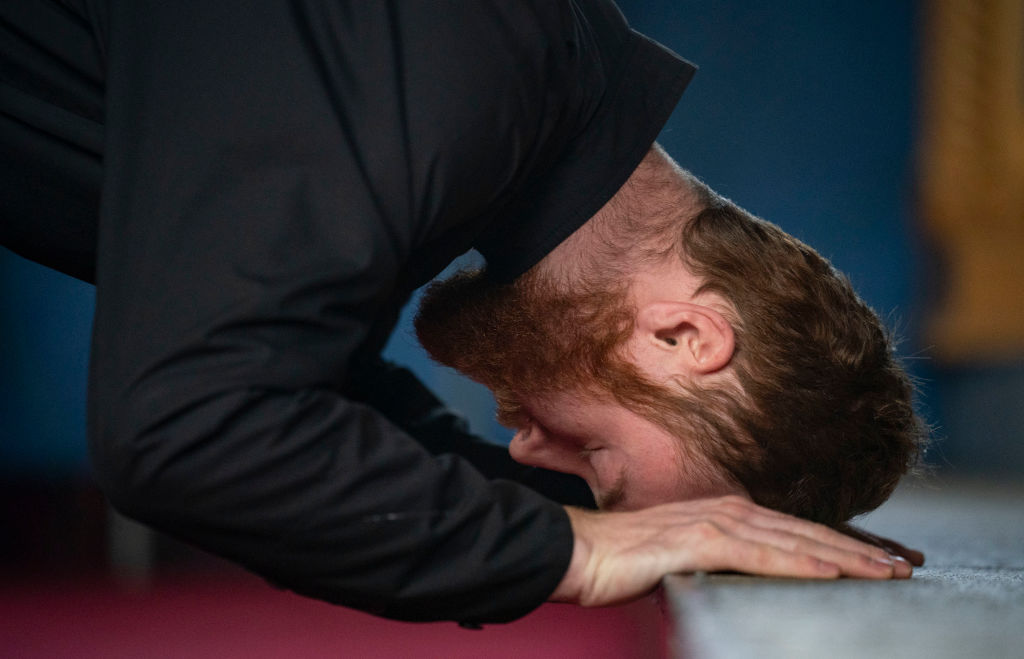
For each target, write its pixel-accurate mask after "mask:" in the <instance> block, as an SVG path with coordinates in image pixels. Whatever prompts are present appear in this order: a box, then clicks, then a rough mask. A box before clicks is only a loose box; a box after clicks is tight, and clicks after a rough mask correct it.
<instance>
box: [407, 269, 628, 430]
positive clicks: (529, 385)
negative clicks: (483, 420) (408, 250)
mask: <svg viewBox="0 0 1024 659" xmlns="http://www.w3.org/2000/svg"><path fill="white" fill-rule="evenodd" d="M627 300H628V295H627V289H626V287H625V286H615V285H605V286H597V287H592V290H589V291H586V292H581V293H573V294H567V293H564V292H561V291H559V290H558V287H557V286H555V285H554V284H553V283H551V282H549V281H546V280H545V279H544V278H543V277H542V276H541V275H540V274H539V273H538V272H536V271H530V272H528V273H526V274H525V275H522V276H521V277H519V278H518V279H516V280H515V281H514V282H513V283H511V284H499V283H496V282H494V281H491V280H490V279H489V278H488V277H487V275H486V272H485V271H483V270H464V271H462V272H459V273H457V274H456V275H454V276H452V277H451V278H449V279H447V280H445V281H441V282H435V283H433V284H431V285H430V286H429V287H428V288H427V290H426V292H425V293H424V295H423V298H422V300H421V302H420V306H419V310H418V312H417V314H416V319H415V326H416V334H417V337H418V338H419V340H420V343H422V344H423V347H424V348H425V349H426V350H427V352H428V353H429V354H430V356H431V357H432V358H433V359H434V360H436V361H438V362H440V363H441V364H443V365H445V366H450V367H451V368H454V369H455V370H457V371H459V372H461V373H463V374H464V375H466V376H468V377H470V378H472V379H473V380H476V381H477V382H480V383H481V384H483V385H484V386H486V387H487V388H488V389H490V390H491V392H492V393H493V394H494V397H495V400H496V401H497V404H498V421H499V423H501V424H502V425H505V426H508V427H512V428H515V427H521V426H522V425H523V424H524V422H525V421H526V417H525V413H524V412H523V410H522V402H523V401H524V400H528V399H530V398H535V397H540V396H542V395H544V394H548V393H553V392H558V391H561V392H565V391H571V392H585V393H589V394H591V395H594V396H597V397H608V396H614V392H615V391H616V389H617V388H621V386H622V385H623V384H624V379H629V378H631V375H632V373H633V369H632V368H629V366H628V365H627V364H626V363H625V362H624V360H623V359H622V356H621V354H620V353H621V348H622V346H623V344H624V343H625V341H626V339H627V338H628V337H629V335H630V333H631V332H632V330H633V316H634V314H633V313H632V312H631V308H630V306H629V304H628V301H627Z"/></svg>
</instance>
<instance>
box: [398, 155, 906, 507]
mask: <svg viewBox="0 0 1024 659" xmlns="http://www.w3.org/2000/svg"><path fill="white" fill-rule="evenodd" d="M417 331H418V333H419V336H420V340H421V341H422V342H423V344H424V346H425V347H426V348H427V350H428V351H429V352H430V353H431V354H432V356H433V357H434V358H435V359H437V360H438V361H440V362H441V363H444V364H447V365H449V366H452V367H454V368H456V369H458V370H460V371H462V372H464V373H466V374H467V375H469V376H470V377H473V378H474V379H477V380H478V381H480V382H482V383H483V384H485V385H486V386H488V387H489V388H490V389H491V390H492V391H493V392H494V393H495V396H496V398H497V400H498V404H499V418H500V420H501V421H502V422H503V423H505V424H506V425H510V426H512V427H516V428H519V432H518V433H517V435H516V437H515V439H513V442H512V444H511V445H510V451H511V452H512V456H513V457H514V458H516V459H517V460H520V461H522V462H525V463H528V464H535V465H538V466H543V467H547V468H552V469H556V470H559V471H566V472H569V473H576V474H578V475H580V476H582V477H583V478H585V479H586V480H587V481H588V483H589V484H590V486H591V489H593V490H594V492H595V496H596V498H597V499H598V501H599V503H600V504H601V505H602V507H606V508H623V509H627V508H639V507H644V506H648V505H653V504H656V503H662V502H664V501H669V500H679V499H685V498H697V497H701V496H712V495H719V494H726V493H730V492H745V493H746V494H747V495H749V496H750V497H751V498H752V499H753V500H754V501H756V502H757V503H760V504H762V505H766V506H768V507H772V508H776V509H779V510H782V511H785V512H789V513H792V514H796V515H800V516H803V517H807V518H811V519H815V520H818V521H822V522H826V523H838V522H842V521H845V520H847V519H849V518H850V517H852V516H853V515H856V514H858V513H860V512H864V511H866V510H870V509H872V508H874V507H876V506H877V505H879V504H880V503H881V502H882V501H884V500H885V498H886V497H887V496H888V495H889V493H890V492H891V490H892V488H893V487H894V486H895V484H896V482H897V480H898V479H899V477H900V475H902V474H903V473H904V472H905V471H906V470H907V468H908V466H909V465H910V464H911V463H912V462H913V460H914V458H915V457H916V455H917V452H918V449H919V442H920V439H921V436H922V430H921V425H920V423H919V421H918V419H917V417H916V416H915V415H914V413H913V411H912V409H911V405H910V397H911V387H910V384H909V381H908V379H907V377H906V375H905V373H904V372H903V371H902V369H900V368H899V366H898V365H897V364H896V363H895V362H894V359H893V355H892V346H891V344H890V341H889V339H888V336H887V334H886V332H885V330H884V329H883V327H882V326H881V324H880V322H879V320H878V318H877V316H876V315H875V314H874V313H873V312H872V311H871V310H870V309H869V308H868V307H867V306H866V305H865V304H864V303H863V302H862V301H861V300H860V299H859V298H858V297H857V296H856V294H855V293H854V292H853V290H852V288H851V287H850V285H849V283H848V282H847V281H846V279H845V278H844V277H842V276H841V275H840V274H838V273H837V272H835V270H833V269H832V268H831V266H829V264H828V263H827V262H826V261H824V260H823V259H822V258H821V257H820V256H818V255H817V254H816V253H815V252H814V251H813V250H811V249H810V248H809V247H807V246H806V245H803V244H802V243H800V242H799V241H797V240H795V239H793V238H792V237H790V236H787V235H786V234H785V233H784V232H782V231H781V230H779V229H778V228H777V227H775V226H774V225H771V224H768V223H766V222H763V221H762V220H759V219H757V218H754V217H752V216H750V215H749V214H747V213H746V212H744V211H742V210H741V209H739V208H738V207H736V206H734V205H733V204H731V203H730V202H728V201H726V200H724V199H722V198H721V197H718V196H717V195H715V194H714V193H713V192H711V191H710V190H709V189H708V188H707V187H706V186H704V185H703V184H701V183H700V182H699V181H697V180H696V179H694V178H693V177H691V176H690V175H688V174H687V173H685V172H683V171H682V170H680V169H679V168H678V167H676V166H675V164H674V163H672V162H671V161H670V160H669V159H668V158H667V156H665V155H664V154H663V153H662V152H661V151H660V150H659V149H654V150H652V152H651V153H650V154H649V155H648V157H647V158H646V159H645V160H644V162H643V163H642V164H641V165H640V167H638V168H637V170H636V171H635V172H634V174H633V176H632V177H631V178H630V180H629V182H628V183H627V184H626V185H625V186H624V187H623V188H622V190H620V191H619V193H617V194H616V195H615V197H614V198H613V199H612V200H611V201H610V202H609V203H608V204H607V205H606V206H605V208H603V209H602V210H601V212H600V213H598V214H597V215H596V216H595V217H594V218H592V219H591V220H590V221H589V222H587V224H586V225H584V227H582V228H581V229H580V230H579V231H577V232H576V233H575V234H573V236H571V237H570V238H569V239H568V240H566V241H565V242H563V243H562V244H561V245H560V246H559V247H558V248H557V249H556V250H555V251H554V252H552V253H551V254H549V255H548V257H546V258H545V259H544V260H543V261H542V262H541V263H539V264H538V265H537V266H535V267H534V268H533V269H531V270H530V272H528V273H527V274H526V275H524V276H522V277H520V278H519V279H517V280H516V281H515V282H514V283H513V284H510V285H497V284H495V283H493V282H491V281H489V280H488V279H487V277H486V275H485V274H482V273H477V274H475V275H465V274H464V275H460V276H457V277H456V278H455V279H453V280H450V281H449V282H446V283H444V284H441V285H436V286H435V287H433V288H432V289H431V290H430V291H429V292H428V294H427V295H426V296H425V298H424V302H423V303H422V305H421V308H420V315H419V317H418V319H417Z"/></svg>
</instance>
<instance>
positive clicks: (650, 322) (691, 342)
mask: <svg viewBox="0 0 1024 659" xmlns="http://www.w3.org/2000/svg"><path fill="white" fill-rule="evenodd" d="M633 342H634V343H633V348H634V350H633V352H634V356H635V357H636V358H637V359H638V360H639V361H641V362H642V363H641V364H640V365H641V366H643V367H645V370H651V371H654V372H662V373H664V374H665V375H680V374H682V375H707V374H710V373H715V372H717V371H720V370H722V369H723V368H725V367H726V366H728V365H729V362H730V361H731V360H732V356H733V351H734V350H735V348H736V344H735V336H734V335H733V330H732V325H730V324H729V321H728V320H726V319H725V317H724V316H723V315H722V314H721V313H719V312H718V311H717V310H715V309H714V308H712V307H709V306H706V305H703V304H695V303H693V302H681V301H660V302H651V303H648V304H647V305H646V306H644V307H642V308H641V309H640V310H639V311H638V313H637V319H636V331H635V333H634V336H633ZM643 362H646V363H643Z"/></svg>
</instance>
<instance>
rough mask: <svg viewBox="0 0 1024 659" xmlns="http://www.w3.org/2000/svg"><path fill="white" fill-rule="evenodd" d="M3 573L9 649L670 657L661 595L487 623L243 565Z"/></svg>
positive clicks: (33, 653) (82, 653)
mask: <svg viewBox="0 0 1024 659" xmlns="http://www.w3.org/2000/svg"><path fill="white" fill-rule="evenodd" d="M5 582H6V583H3V584H0V657H4V658H6V659H36V658H46V659H51V658H82V659H92V658H96V659H120V658H131V659H142V658H145V659H149V658H161V657H168V658H170V657H175V658H178V657H188V658H200V659H201V658H205V657H217V658H230V657H244V658H246V659H259V658H264V657H268V658H269V657H296V658H303V659H305V658H309V659H314V658H317V657H332V658H339V657H383V658H388V657H396V658H397V657H438V658H442V657H443V658H456V657H481V658H487V657H509V658H512V657H516V658H520V657H526V658H533V657H537V658H547V657H550V658H552V659H555V658H557V659H572V658H575V657H587V658H588V659H600V658H603V657H608V658H613V657H614V658H624V657H638V658H648V657H651V658H661V657H664V655H665V651H664V625H663V620H662V614H661V612H660V609H659V606H658V603H657V602H656V601H655V600H654V598H653V597H651V598H647V599H645V600H642V601H640V602H634V603H632V604H629V605H626V606H620V607H613V608H606V609H581V608H578V607H574V606H567V605H558V604H548V605H545V606H543V607H541V608H540V609H538V610H537V611H535V612H534V613H532V614H530V615H529V616H527V617H525V618H523V619H521V620H519V621H516V622H514V623H511V624H508V625H493V626H487V627H485V628H484V629H483V630H481V631H471V630H465V629H461V628H459V627H458V626H456V625H455V624H454V623H431V624H410V623H400V622H393V621H389V620H383V619H380V618H375V617H373V616H370V615H366V614H363V613H358V612H355V611H351V610H347V609H343V608H340V607H334V606H330V605H328V604H324V603H321V602H316V601H313V600H309V599H306V598H302V597H299V596H297V595H293V594H291V593H287V592H281V591H277V590H274V589H272V588H270V587H269V586H266V585H265V584H264V583H263V582H262V581H261V580H259V579H256V578H254V577H250V576H248V575H237V574H226V575H225V574H220V573H215V574H212V575H210V574H203V573H199V574H183V575H180V576H162V577H160V578H158V579H156V580H155V581H154V582H153V583H151V584H150V585H148V586H146V587H144V588H128V587H124V586H118V585H117V583H116V582H113V581H110V580H101V579H93V580H89V579H80V580H70V581H69V580H52V581H47V580H40V579H32V580H25V581H22V582H20V583H19V582H16V583H11V579H10V578H9V577H8V578H5Z"/></svg>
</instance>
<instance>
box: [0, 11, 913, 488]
mask: <svg viewBox="0 0 1024 659" xmlns="http://www.w3.org/2000/svg"><path fill="white" fill-rule="evenodd" d="M620 6H621V8H622V10H623V13H625V14H626V16H627V18H629V19H630V21H631V23H632V24H633V25H634V27H636V28H637V29H638V30H640V31H641V32H645V33H646V34H649V35H650V36H652V37H654V38H655V39H657V40H659V41H661V42H662V43H664V44H666V45H668V46H669V47H671V48H672V49H673V50H675V51H676V52H678V53H679V54H681V55H683V56H684V57H686V58H687V59H690V60H691V61H693V62H694V63H696V64H698V65H699V66H700V71H699V72H698V74H697V76H696V77H695V78H694V81H693V83H692V84H691V86H690V88H689V90H688V91H687V92H686V94H685V95H684V97H683V100H682V102H681V103H680V105H679V107H678V108H677V110H676V112H675V114H674V115H673V117H672V119H671V121H670V123H669V124H668V126H667V127H666V129H665V131H664V132H663V134H662V136H661V138H660V139H661V142H662V144H663V145H664V146H665V147H666V149H668V151H669V152H670V153H671V154H672V155H673V156H674V157H675V158H676V159H677V160H678V161H679V162H680V163H681V164H682V165H683V166H684V167H686V168H688V169H690V170H692V171H694V172H695V173H696V174H698V175H699V176H701V177H702V178H703V179H704V180H705V181H706V182H707V183H708V184H709V185H711V187H712V188H714V189H716V190H717V191H719V192H721V193H722V194H725V195H726V196H728V197H730V198H732V199H733V200H734V201H736V202H737V203H739V204H740V205H742V206H744V207H745V208H748V209H749V210H751V211H753V212H755V213H757V214H759V215H761V216H763V217H765V218H766V219H769V220H771V221H773V222H775V223H777V224H779V225H781V226H782V227H783V228H784V229H786V230H787V231H789V232H790V233H793V234H795V235H796V236H798V237H800V238H802V239H804V240H806V241H807V242H809V243H810V244H811V245H813V246H815V247H816V248H817V249H818V250H819V251H821V252H822V253H823V254H824V255H826V256H828V257H829V258H831V259H832V260H833V262H834V263H835V264H836V265H837V267H839V268H840V269H842V270H844V271H846V272H847V273H848V274H849V275H850V276H851V279H852V280H853V282H854V284H855V285H856V286H857V287H858V289H859V290H860V291H861V293H862V294H863V296H864V297H865V298H866V299H867V300H868V302H869V303H870V304H872V306H874V307H875V308H876V309H877V310H878V311H879V312H881V313H882V314H883V315H886V316H891V317H893V318H895V319H899V320H900V323H901V329H902V331H903V333H905V334H911V335H912V334H913V330H914V326H913V322H914V316H915V313H916V311H917V310H916V309H915V308H914V307H913V295H912V293H913V290H914V288H915V283H914V272H915V271H916V268H915V266H914V263H915V261H914V254H915V246H914V243H913V241H912V239H911V238H910V229H909V227H910V226H911V222H910V212H909V202H910V190H911V183H912V180H911V178H912V169H911V142H912V126H913V118H914V107H913V97H914V92H915V89H914V75H913V74H914V57H915V48H916V46H915V43H914V39H915V25H914V14H913V5H912V3H908V2H878V1H875V2H860V3H852V2H813V1H811V0H776V1H774V2H749V1H741V0H732V1H729V2H714V3H708V2H699V3H698V2H680V1H678V0H622V1H621V2H620ZM91 305H92V292H91V290H90V287H88V286H85V285H82V284H79V283H77V282H75V281H73V280H71V279H68V278H66V277H63V276H61V275H57V274H55V273H51V272H48V271H45V270H44V269H42V268H39V267H37V266H34V265H31V264H28V263H26V262H24V261H21V260H20V259H18V258H17V257H14V256H13V255H11V254H10V253H8V252H6V251H3V250H0V473H3V472H7V473H11V472H19V473H32V474H37V475H46V476H53V475H61V474H68V473H71V474H77V473H81V472H83V471H84V470H85V468H86V467H85V440H84V402H83V401H84V396H85V392H84V386H85V369H86V355H87V343H88V338H87V336H88V326H89V323H90V319H91ZM908 349H909V350H913V348H912V347H909V346H908ZM388 354H389V355H390V356H391V357H393V358H395V359H397V360H399V361H403V362H406V363H409V364H411V365H412V367H413V368H414V369H415V370H416V371H417V372H419V373H420V374H421V375H422V377H423V378H424V379H425V380H427V381H428V383H430V384H431V385H432V386H434V387H435V388H436V389H438V390H439V391H442V394H443V395H444V396H446V398H447V399H448V400H451V401H452V403H453V405H454V406H455V407H457V408H458V409H460V410H461V411H462V412H464V413H465V414H467V416H469V417H470V420H471V423H472V424H473V426H474V428H476V429H477V431H478V432H480V433H481V434H484V435H488V436H492V437H497V438H499V439H500V438H501V437H507V435H506V434H504V433H502V432H501V430H500V429H499V428H498V427H497V426H496V424H494V423H493V421H491V419H490V417H491V411H490V400H489V397H488V396H487V394H486V392H484V391H482V390H481V389H480V388H478V387H476V386H475V385H472V384H471V383H466V382H465V381H463V380H461V379H460V378H458V377H456V376H454V375H453V374H451V373H450V372H446V371H442V370H438V369H435V368H433V367H431V366H430V365H429V363H428V362H427V360H426V358H425V357H424V356H423V355H422V353H421V352H420V350H419V348H418V347H417V346H416V345H415V340H414V339H413V338H412V336H411V333H410V329H409V326H408V323H407V320H406V322H405V323H404V324H403V326H402V327H400V328H399V330H398V332H397V333H396V335H395V337H394V338H393V340H392V342H391V344H390V346H389V349H388Z"/></svg>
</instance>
